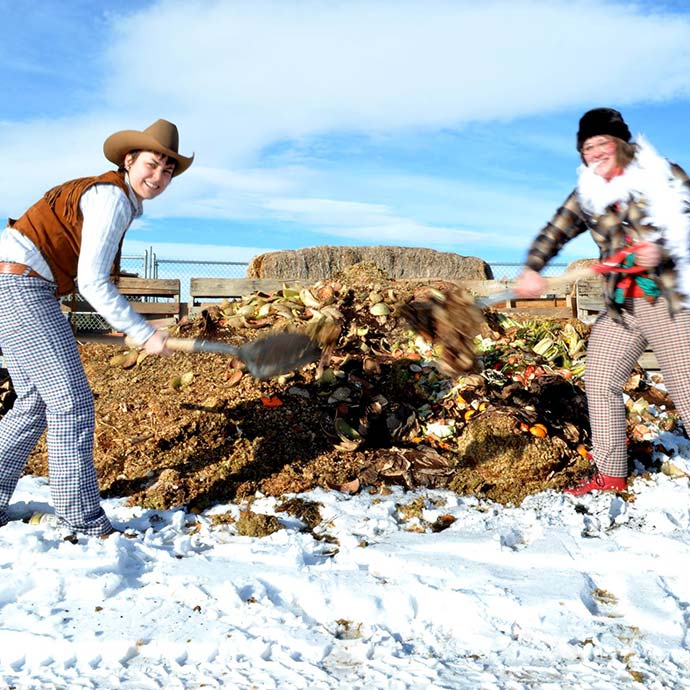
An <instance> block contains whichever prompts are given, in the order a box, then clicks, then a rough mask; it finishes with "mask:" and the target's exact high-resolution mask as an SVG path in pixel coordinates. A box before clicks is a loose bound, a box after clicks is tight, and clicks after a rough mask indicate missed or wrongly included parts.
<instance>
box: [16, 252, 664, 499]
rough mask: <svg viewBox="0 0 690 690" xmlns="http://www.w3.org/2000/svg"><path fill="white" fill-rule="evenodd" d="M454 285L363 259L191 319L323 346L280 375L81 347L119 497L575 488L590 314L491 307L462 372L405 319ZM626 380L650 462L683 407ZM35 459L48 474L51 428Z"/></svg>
mask: <svg viewBox="0 0 690 690" xmlns="http://www.w3.org/2000/svg"><path fill="white" fill-rule="evenodd" d="M448 288H449V285H447V284H445V285H444V284H442V283H436V284H433V285H424V286H420V285H419V284H417V283H412V282H406V281H393V280H389V279H388V278H387V277H386V275H385V274H383V273H381V272H380V271H379V270H378V269H377V268H376V267H375V266H373V265H371V264H366V263H362V264H357V265H355V266H353V267H351V268H349V269H347V270H346V271H344V272H343V273H342V274H340V275H338V276H335V277H334V278H333V279H331V280H329V281H321V282H319V283H316V284H315V285H313V286H311V287H310V288H308V289H303V290H294V289H287V288H286V289H283V290H280V291H278V292H276V293H272V294H262V293H255V294H252V295H248V296H246V297H245V298H244V299H242V300H241V301H237V302H232V303H222V304H219V305H217V306H213V307H211V308H209V309H207V310H205V311H204V312H202V313H201V314H200V315H199V316H198V317H196V318H195V319H193V320H188V321H184V322H181V323H179V324H178V325H177V326H176V327H175V329H174V332H173V334H174V335H175V336H178V337H204V338H216V339H219V340H223V341H227V342H231V343H233V344H236V345H239V344H242V343H244V342H247V341H248V340H252V339H254V338H257V337H263V336H264V335H266V334H268V333H269V332H273V331H275V330H298V331H305V332H308V333H310V334H311V335H312V336H313V337H314V338H315V339H316V340H318V341H319V343H320V345H321V347H322V348H323V356H322V358H321V360H320V361H319V362H317V363H315V364H311V365H308V366H307V367H305V368H304V369H303V370H301V371H298V372H296V373H294V374H290V375H287V376H284V377H281V378H278V379H273V380H270V381H257V380H255V379H253V378H252V377H251V376H250V375H249V374H247V373H246V372H245V371H244V370H243V366H242V363H241V362H239V361H237V360H234V359H232V358H231V357H227V356H221V355H212V354H180V353H178V354H175V355H173V356H171V357H150V356H144V355H143V354H142V353H140V352H137V351H127V350H125V349H124V348H119V349H117V348H113V347H112V346H108V345H102V344H88V343H87V344H82V345H81V346H80V351H81V356H82V358H83V361H84V365H85V368H86V372H87V375H88V377H89V380H90V382H91V385H92V388H93V391H94V395H95V400H96V415H97V419H96V439H95V461H96V466H97V470H98V475H99V481H100V485H101V489H102V491H103V493H104V495H106V496H128V497H130V498H129V500H130V501H131V503H133V504H137V505H141V506H144V507H148V508H154V509H164V508H170V507H176V506H186V507H187V508H188V509H189V510H202V509H204V508H206V507H209V506H210V505H214V504H217V503H223V502H229V501H233V500H237V499H242V498H246V497H251V496H253V495H255V494H256V493H257V492H261V493H263V494H267V495H283V494H286V493H292V492H301V491H306V490H309V489H313V488H316V487H323V488H326V489H334V490H340V491H347V492H356V491H383V490H385V487H386V485H390V484H399V485H402V486H405V487H407V488H416V487H438V488H448V489H451V490H454V491H456V492H458V493H460V494H463V495H465V494H472V495H477V496H481V497H487V498H491V499H493V500H496V501H499V502H502V503H513V504H519V503H520V502H521V501H522V500H523V499H524V498H525V496H527V495H529V494H532V493H535V492H538V491H542V490H544V489H547V488H554V489H559V488H562V487H564V486H566V485H568V484H571V483H572V482H573V481H574V480H575V478H576V477H578V476H580V475H581V474H582V472H583V471H584V470H585V469H586V468H587V467H588V461H587V460H586V459H585V458H584V455H585V450H584V449H585V448H586V447H587V446H588V443H589V426H588V420H587V413H586V406H585V397H584V391H583V384H582V372H583V368H584V355H585V346H586V338H587V335H588V327H587V326H584V325H583V324H581V323H579V322H577V321H572V322H571V321H537V320H530V319H525V318H523V319H520V318H517V317H512V318H509V317H508V316H506V315H504V314H500V313H498V312H488V313H487V314H486V321H485V323H483V324H478V325H479V327H480V331H481V332H480V333H478V336H477V338H476V348H477V357H478V359H477V365H478V366H476V367H470V369H474V370H473V371H470V370H468V371H467V372H466V373H465V374H463V375H461V376H456V377H450V376H448V375H447V374H446V373H444V369H443V367H442V366H439V349H438V345H435V344H433V343H429V342H428V341H426V340H425V339H424V338H423V337H422V336H421V335H419V334H417V333H416V332H414V331H412V330H411V329H410V326H409V324H408V323H407V322H406V321H405V320H404V319H403V318H402V317H401V313H402V312H404V309H401V305H409V304H410V303H411V302H414V300H420V299H424V296H425V295H426V294H428V291H429V290H436V291H439V290H440V291H443V290H447V289H448ZM5 384H6V382H5ZM4 390H6V391H7V390H9V388H8V386H7V385H6V388H5V389H4ZM10 392H11V391H10ZM627 392H628V393H629V395H630V399H629V401H628V405H629V415H630V436H631V438H632V442H631V446H630V453H631V459H632V458H637V459H642V460H645V459H646V460H647V461H648V460H649V459H650V458H651V457H652V442H651V441H650V440H649V439H651V438H654V437H655V436H656V435H657V434H658V432H659V430H660V429H664V430H672V429H673V428H674V427H675V425H676V423H677V420H676V418H675V416H674V413H673V408H672V405H671V403H670V401H669V400H668V399H666V396H665V394H664V393H663V392H662V391H661V389H659V388H657V387H656V386H655V385H654V383H653V381H650V380H649V378H648V377H647V376H646V375H645V373H644V372H642V371H638V372H636V374H635V375H634V376H633V377H631V380H630V382H629V385H628V390H627ZM6 399H7V400H8V401H9V403H10V404H11V394H9V393H8V397H7V398H6ZM28 471H29V472H31V473H34V474H46V473H47V457H46V452H45V442H44V441H42V442H41V443H40V444H39V446H38V447H37V449H36V451H35V452H34V454H33V455H32V457H31V459H30V463H29V467H28Z"/></svg>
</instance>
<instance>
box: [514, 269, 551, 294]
mask: <svg viewBox="0 0 690 690" xmlns="http://www.w3.org/2000/svg"><path fill="white" fill-rule="evenodd" d="M514 289H515V293H516V294H517V296H518V297H524V298H530V297H539V296H540V295H543V294H544V293H545V292H547V291H548V283H547V282H546V278H544V277H543V276H542V275H540V274H539V273H537V272H536V271H534V270H532V269H531V268H525V269H524V270H523V271H522V273H521V274H520V276H519V277H518V279H517V283H516V284H515V288H514Z"/></svg>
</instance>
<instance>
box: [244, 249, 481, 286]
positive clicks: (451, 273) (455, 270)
mask: <svg viewBox="0 0 690 690" xmlns="http://www.w3.org/2000/svg"><path fill="white" fill-rule="evenodd" d="M365 261H366V262H371V263H373V264H374V265H375V266H377V267H378V268H379V269H381V270H382V271H383V272H384V273H385V274H386V275H387V276H388V277H389V278H391V279H393V280H400V279H417V278H431V279H441V280H486V279H491V278H493V273H492V272H491V267H490V266H489V264H487V263H486V262H485V261H483V260H482V259H479V258H477V257H474V256H461V255H460V254H455V253H453V252H439V251H436V250H434V249H426V248H421V247H385V246H379V247H336V246H329V245H322V246H319V247H306V248H304V249H289V250H283V251H278V252H268V253H266V254H259V255H258V256H255V257H254V258H253V259H252V260H251V262H250V263H249V268H248V269H247V277H248V278H272V279H275V280H304V281H317V280H324V279H328V278H331V277H332V276H333V275H335V274H336V273H339V272H341V271H343V270H344V269H345V268H347V267H348V266H352V265H354V264H358V263H361V262H365Z"/></svg>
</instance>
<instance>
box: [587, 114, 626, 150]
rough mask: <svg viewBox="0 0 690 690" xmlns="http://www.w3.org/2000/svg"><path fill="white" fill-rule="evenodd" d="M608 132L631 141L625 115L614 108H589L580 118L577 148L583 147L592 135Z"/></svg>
mask: <svg viewBox="0 0 690 690" xmlns="http://www.w3.org/2000/svg"><path fill="white" fill-rule="evenodd" d="M602 134H608V135H609V136H612V137H618V138H619V139H622V140H623V141H626V142H629V141H630V130H629V129H628V125H626V124H625V120H623V116H622V115H621V114H620V113H619V112H618V111H617V110H613V108H594V110H588V111H587V112H586V113H585V114H584V115H583V116H582V117H581V118H580V128H579V129H578V130H577V150H578V151H580V150H581V149H582V144H584V143H585V141H587V139H589V138H590V137H597V136H600V135H602Z"/></svg>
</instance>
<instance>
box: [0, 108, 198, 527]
mask: <svg viewBox="0 0 690 690" xmlns="http://www.w3.org/2000/svg"><path fill="white" fill-rule="evenodd" d="M103 152H104V154H105V157H106V158H107V159H108V160H109V161H111V162H112V163H114V164H115V165H116V166H117V170H111V171H109V172H106V173H103V174H101V175H96V176H93V177H83V178H79V179H76V180H70V181H68V182H65V183H63V184H61V185H58V186H57V187H54V188H53V189H51V190H49V191H48V192H46V194H44V195H43V197H41V199H39V201H37V202H36V203H35V204H34V205H33V206H31V207H30V208H29V209H28V210H27V211H26V212H25V213H24V214H23V215H22V216H21V217H20V218H18V219H17V220H12V219H10V220H9V223H8V227H7V228H6V229H5V230H4V231H3V232H2V233H1V234H0V313H1V314H2V318H0V347H1V348H2V353H3V355H4V358H5V366H6V367H7V370H8V372H9V374H10V377H11V379H12V385H13V387H14V390H15V393H16V395H17V398H16V400H15V402H14V405H13V407H12V409H11V410H10V411H9V412H7V414H5V416H4V417H3V418H2V420H0V526H2V525H4V524H6V523H7V521H8V515H7V509H8V505H9V501H10V499H11V497H12V494H13V492H14V489H15V487H16V485H17V482H18V481H19V477H20V476H21V474H22V472H23V470H24V467H25V466H26V462H27V460H28V457H29V454H30V453H31V451H32V450H33V448H34V446H35V445H36V443H37V441H38V440H39V438H40V437H41V435H42V434H43V432H44V430H45V429H46V428H47V429H48V437H47V441H48V463H49V473H50V489H51V498H52V502H53V506H54V510H55V518H56V521H57V523H58V524H59V525H61V526H63V527H67V528H68V529H69V530H70V531H71V532H81V533H84V534H89V535H99V536H102V535H107V534H110V533H111V532H112V531H113V527H112V525H111V523H110V521H109V519H108V517H107V516H106V514H105V512H104V511H103V508H102V507H101V504H100V494H99V489H98V481H97V477H96V470H95V467H94V463H93V441H94V425H95V412H94V401H93V394H92V392H91V389H90V387H89V384H88V382H87V380H86V374H85V372H84V368H83V365H82V363H81V359H80V357H79V352H78V349H77V344H76V341H75V339H74V335H73V333H72V331H71V328H70V326H69V324H68V322H67V319H65V317H64V315H63V314H62V312H61V310H60V304H59V301H58V299H57V297H59V296H61V295H65V294H68V293H69V292H71V291H72V290H73V289H74V288H75V282H76V281H77V278H78V281H79V292H80V293H81V294H82V295H83V296H84V297H85V298H86V299H87V300H88V301H89V302H90V303H91V305H92V306H93V307H94V309H96V311H98V313H99V314H101V316H103V317H104V318H105V319H106V320H107V321H108V323H109V324H110V325H111V326H112V327H113V328H114V329H116V330H118V331H123V332H124V333H125V334H126V335H127V336H129V337H130V338H131V339H132V340H134V341H135V342H136V343H138V344H140V345H142V346H143V348H144V350H145V351H146V352H148V353H150V354H170V352H169V351H168V350H167V348H166V340H167V334H166V333H164V332H161V331H157V330H156V329H155V328H153V327H152V326H151V325H150V324H148V323H147V322H146V321H145V320H144V319H143V318H142V317H141V316H140V315H139V314H137V312H136V311H134V309H133V308H132V307H131V305H130V304H129V302H127V300H125V298H124V297H123V296H122V295H121V294H120V292H119V291H118V289H117V286H116V284H115V283H113V282H112V281H111V276H112V275H117V273H118V272H119V258H120V253H121V249H122V242H123V239H124V235H125V232H126V231H127V229H128V228H129V226H130V225H131V223H132V221H133V220H134V219H135V218H138V217H139V216H141V214H142V204H143V201H144V200H148V199H154V198H156V197H157V196H159V195H160V194H162V193H163V192H164V191H165V190H166V188H167V187H168V185H169V184H170V181H171V180H172V178H173V177H176V176H177V175H180V174H182V173H183V172H184V171H185V170H187V168H189V166H190V165H191V164H192V161H193V159H194V156H193V155H192V156H191V157H186V156H183V155H181V154H180V153H179V152H178V131H177V127H176V126H175V125H174V124H172V123H171V122H167V121H166V120H157V121H156V122H154V123H153V124H152V125H151V126H149V127H147V128H146V129H144V130H143V131H141V132H139V131H135V130H124V131H120V132H116V133H115V134H112V135H111V136H109V137H108V138H107V139H106V140H105V143H104V144H103Z"/></svg>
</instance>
